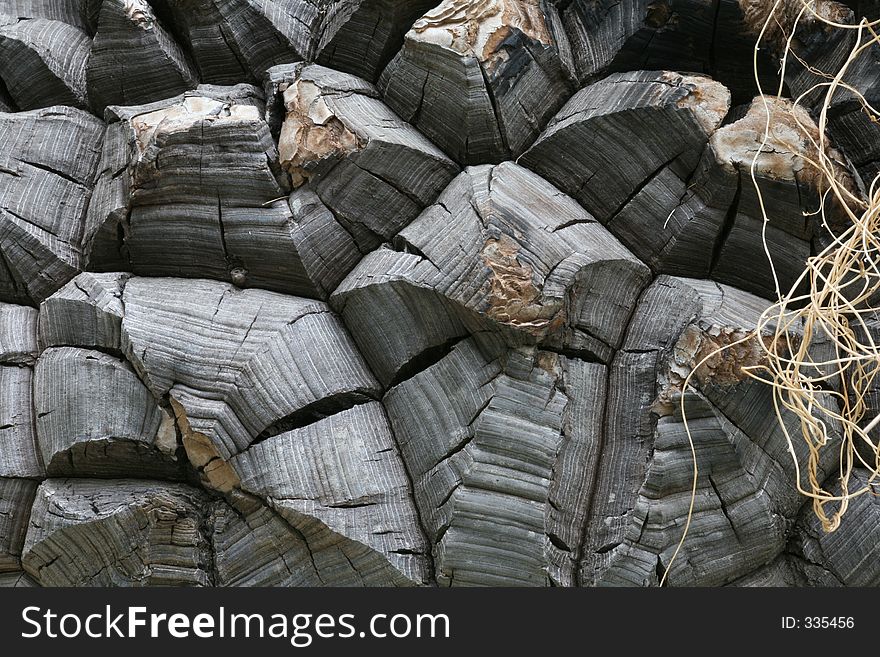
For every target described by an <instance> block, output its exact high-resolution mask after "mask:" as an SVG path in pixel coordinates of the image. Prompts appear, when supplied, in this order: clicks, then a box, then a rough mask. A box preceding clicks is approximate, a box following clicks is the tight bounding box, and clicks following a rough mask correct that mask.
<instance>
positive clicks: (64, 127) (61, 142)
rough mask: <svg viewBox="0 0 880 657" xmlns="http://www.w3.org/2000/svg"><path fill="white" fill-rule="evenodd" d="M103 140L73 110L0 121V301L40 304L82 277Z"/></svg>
mask: <svg viewBox="0 0 880 657" xmlns="http://www.w3.org/2000/svg"><path fill="white" fill-rule="evenodd" d="M103 134H104V125H103V124H102V123H101V122H100V121H98V120H97V119H95V118H94V117H93V116H90V115H89V114H86V113H85V112H82V111H80V110H77V109H73V108H67V107H52V108H48V109H41V110H34V111H30V112H20V113H17V114H0V143H3V145H4V147H3V149H2V152H0V300H3V301H11V302H13V303H24V304H37V303H39V302H40V301H42V300H43V299H45V298H46V297H48V296H49V295H51V294H52V293H53V292H55V291H56V290H57V289H58V288H60V287H61V286H63V285H64V284H65V283H67V281H69V280H70V279H71V278H73V277H74V276H75V275H76V274H77V273H79V268H80V264H81V263H80V260H81V257H80V248H81V247H80V245H81V241H82V234H83V221H84V218H85V212H86V207H87V205H88V202H89V197H90V195H91V191H92V182H93V177H94V175H95V168H96V166H97V163H98V154H99V151H100V147H101V139H102V137H103Z"/></svg>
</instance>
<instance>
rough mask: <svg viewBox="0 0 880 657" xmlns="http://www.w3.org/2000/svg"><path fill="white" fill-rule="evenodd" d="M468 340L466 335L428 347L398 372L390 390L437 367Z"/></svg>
mask: <svg viewBox="0 0 880 657" xmlns="http://www.w3.org/2000/svg"><path fill="white" fill-rule="evenodd" d="M466 338H467V336H466V335H463V336H455V337H454V338H450V339H449V340H447V341H446V342H443V343H441V344H438V345H434V346H432V347H428V348H427V349H425V350H424V351H422V352H421V353H420V354H418V355H417V356H414V357H413V358H410V359H409V361H407V362H406V363H404V364H403V365H402V366H401V367H400V369H398V370H397V373H396V374H395V375H394V378H393V379H392V380H391V382H390V383H389V384H388V388H389V389H391V388H393V387H394V386H397V385H400V384H401V383H403V382H404V381H407V380H408V379H411V378H412V377H414V376H415V375H416V374H419V373H420V372H424V371H425V370H427V369H428V368H430V367H431V366H433V365H436V364H437V363H439V362H440V361H441V360H443V359H444V358H445V357H446V356H447V355H448V354H449V353H450V352H451V351H452V350H453V349H454V348H455V345H457V344H458V343H459V342H461V341H462V340H464V339H466Z"/></svg>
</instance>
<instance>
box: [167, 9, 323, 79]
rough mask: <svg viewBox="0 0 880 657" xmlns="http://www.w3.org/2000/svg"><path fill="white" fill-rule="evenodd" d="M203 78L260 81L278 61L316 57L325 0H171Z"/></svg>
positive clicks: (180, 29) (175, 18)
mask: <svg viewBox="0 0 880 657" xmlns="http://www.w3.org/2000/svg"><path fill="white" fill-rule="evenodd" d="M165 3H166V4H167V6H168V8H169V10H170V15H171V16H172V17H173V21H172V24H173V25H174V26H175V27H176V28H177V29H178V30H179V31H180V32H181V33H182V34H183V36H184V39H185V41H186V43H187V45H188V47H189V49H190V50H191V52H192V54H193V57H194V59H195V63H196V67H197V68H198V71H199V77H200V78H201V79H202V81H203V82H209V83H211V84H235V83H237V82H245V81H247V82H257V81H259V80H260V79H261V78H262V77H263V74H264V73H265V72H266V70H268V69H269V68H271V67H272V66H275V65H276V64H288V63H291V62H298V61H302V60H311V59H312V58H313V57H314V56H315V54H316V52H315V51H316V48H317V35H318V34H319V31H320V25H321V21H322V18H323V16H324V14H325V12H326V11H327V5H328V4H329V3H327V2H326V1H325V0H195V1H193V0H165Z"/></svg>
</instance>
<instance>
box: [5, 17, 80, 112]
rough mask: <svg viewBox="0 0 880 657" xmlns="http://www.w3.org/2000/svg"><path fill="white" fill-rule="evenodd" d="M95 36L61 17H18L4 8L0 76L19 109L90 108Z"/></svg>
mask: <svg viewBox="0 0 880 657" xmlns="http://www.w3.org/2000/svg"><path fill="white" fill-rule="evenodd" d="M91 45H92V44H91V40H90V39H89V36H88V35H87V34H86V33H85V32H83V31H82V30H80V29H78V28H76V27H73V26H72V25H68V24H66V23H61V22H59V21H51V20H45V19H43V18H31V19H25V20H18V19H17V18H14V17H11V16H6V15H4V14H2V13H0V78H2V79H3V81H4V82H5V83H6V88H7V89H8V90H9V93H10V95H11V96H12V97H13V98H14V99H15V104H16V105H17V106H18V107H19V109H23V110H30V109H37V108H40V107H49V106H50V105H70V106H72V107H79V108H81V109H87V108H88V107H89V101H88V97H87V93H86V64H87V63H88V59H89V52H90V50H91Z"/></svg>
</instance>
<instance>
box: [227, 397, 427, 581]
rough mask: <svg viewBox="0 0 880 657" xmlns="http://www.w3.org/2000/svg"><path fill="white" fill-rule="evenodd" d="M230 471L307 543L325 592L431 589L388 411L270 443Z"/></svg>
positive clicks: (362, 413)
mask: <svg viewBox="0 0 880 657" xmlns="http://www.w3.org/2000/svg"><path fill="white" fill-rule="evenodd" d="M230 463H231V465H232V467H233V468H234V469H235V470H236V471H237V472H238V473H239V476H240V477H241V489H242V490H243V491H245V492H249V493H252V494H256V495H259V496H260V497H262V498H264V499H265V500H266V501H267V503H268V504H269V506H270V507H271V508H272V509H273V510H274V511H275V512H276V513H278V515H279V516H280V517H281V518H283V519H284V520H285V521H286V522H287V523H288V524H289V525H290V526H291V527H293V528H294V529H295V530H296V531H298V532H299V533H300V534H301V535H302V537H303V539H304V540H305V542H306V544H307V548H308V549H309V550H310V551H311V552H312V559H313V561H314V564H315V567H316V569H317V574H318V576H319V577H320V579H321V580H322V581H324V582H325V583H328V584H345V583H347V584H355V583H362V584H367V585H376V584H380V585H401V584H403V585H406V584H413V583H415V584H422V583H424V582H426V581H427V578H428V561H427V558H426V556H425V553H426V547H425V540H424V537H423V536H422V532H421V529H420V528H419V523H418V515H417V514H416V509H415V506H414V505H413V501H412V491H411V490H410V486H409V482H408V481H407V476H406V471H405V470H404V467H403V464H402V463H401V461H400V457H399V455H398V453H397V450H396V447H395V444H394V438H393V436H392V434H391V428H390V427H389V424H388V420H387V419H386V417H385V412H384V410H383V409H382V406H381V404H379V403H377V402H371V403H367V404H362V405H357V406H354V407H353V408H351V409H349V410H345V411H342V412H339V413H337V414H334V415H332V416H330V417H327V418H326V419H323V420H319V421H317V422H315V423H313V424H310V425H308V426H305V427H302V428H300V429H294V430H292V431H289V432H286V433H282V434H279V435H277V436H273V437H270V438H267V439H266V440H265V441H263V442H260V443H259V444H256V445H253V446H252V447H251V448H250V449H248V450H247V451H245V452H243V453H242V454H239V455H238V456H236V457H234V458H233V459H232V460H231V462H230ZM352 571H353V572H352Z"/></svg>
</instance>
